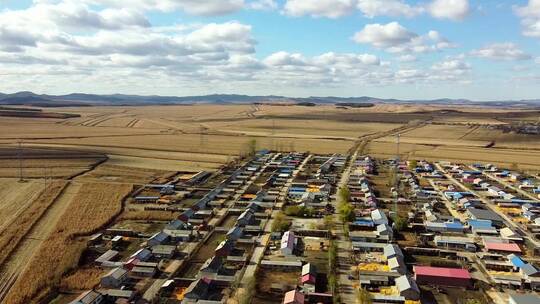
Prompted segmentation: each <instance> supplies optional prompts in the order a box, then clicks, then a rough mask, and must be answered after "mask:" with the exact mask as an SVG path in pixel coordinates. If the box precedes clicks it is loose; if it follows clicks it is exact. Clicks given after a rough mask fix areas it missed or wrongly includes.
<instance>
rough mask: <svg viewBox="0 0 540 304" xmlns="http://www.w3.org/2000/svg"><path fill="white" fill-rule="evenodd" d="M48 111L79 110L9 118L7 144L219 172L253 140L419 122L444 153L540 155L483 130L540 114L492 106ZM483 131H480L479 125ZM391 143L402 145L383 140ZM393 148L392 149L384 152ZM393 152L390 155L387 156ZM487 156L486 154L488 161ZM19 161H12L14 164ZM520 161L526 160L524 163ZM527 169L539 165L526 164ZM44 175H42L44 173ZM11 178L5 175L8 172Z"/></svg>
mask: <svg viewBox="0 0 540 304" xmlns="http://www.w3.org/2000/svg"><path fill="white" fill-rule="evenodd" d="M47 110H48V111H53V112H59V113H68V114H79V115H81V117H75V118H68V119H64V120H60V119H29V118H6V119H2V121H0V128H1V129H2V130H6V132H2V134H0V145H2V144H4V145H10V146H11V147H13V146H14V145H16V142H17V140H18V139H19V138H22V139H23V145H24V146H25V147H34V148H45V147H47V148H55V149H76V150H79V151H84V152H87V153H98V154H105V155H106V156H107V157H108V158H109V160H108V161H107V163H106V164H107V165H114V166H122V167H133V168H141V169H154V170H165V171H200V170H210V171H213V170H217V169H218V168H220V167H221V166H222V165H223V164H225V163H227V162H228V161H230V160H231V159H233V158H234V157H237V156H239V155H242V154H245V153H246V151H247V149H248V148H247V147H248V144H247V143H248V142H249V141H250V140H251V139H255V140H256V141H257V147H258V148H268V149H272V150H279V151H289V150H296V151H310V152H313V153H339V152H346V151H348V150H349V149H350V148H351V147H352V146H353V145H354V144H355V141H356V140H357V139H358V138H359V137H361V136H366V135H370V134H377V133H381V132H387V131H389V130H393V129H396V128H399V127H400V126H402V125H405V124H407V123H409V122H411V121H414V122H434V123H437V125H435V124H433V125H432V124H429V123H428V124H427V125H425V126H424V127H421V128H416V129H413V130H411V131H409V132H405V133H404V134H402V142H403V144H404V145H405V144H411V145H415V144H416V145H424V146H427V148H426V147H424V149H428V150H430V149H433V146H437V147H441V146H445V147H446V146H447V147H453V148H460V147H465V148H467V147H483V146H485V145H487V144H489V143H490V142H491V141H495V147H496V148H509V149H516V150H517V149H519V150H534V149H540V141H539V140H538V139H540V138H538V137H531V136H527V135H517V134H513V133H509V134H503V133H502V132H501V131H499V130H494V129H489V128H487V127H482V126H479V125H481V124H489V125H497V124H501V123H504V122H506V121H519V120H526V121H528V120H531V119H533V118H534V117H535V116H536V117H538V112H537V111H536V112H531V111H523V110H515V109H504V108H489V109H488V108H482V107H479V106H475V107H467V106H461V105H460V106H438V105H414V104H377V105H375V106H374V107H371V108H347V109H343V108H339V107H336V106H334V105H319V106H314V107H306V106H295V105H210V104H201V105H175V106H144V107H136V106H119V107H112V106H109V107H66V108H51V109H47ZM470 125H474V126H470ZM378 141H379V142H381V145H383V144H384V143H386V144H391V143H393V142H394V141H395V138H393V137H392V136H389V137H386V138H381V139H378ZM383 150H384V149H383ZM386 153H387V154H391V153H388V151H386ZM481 155H482V154H480V156H479V157H481ZM12 159H13V158H11V159H10V160H12ZM10 160H8V162H4V163H2V160H0V166H3V167H4V168H5V170H3V172H4V173H3V174H4V175H5V176H16V175H14V174H16V173H17V172H16V167H14V164H13V163H12V162H9V161H10ZM516 161H520V159H516ZM524 162H525V163H529V164H530V163H531V162H530V161H528V160H527V161H526V159H525V160H524ZM40 165H41V164H40V163H39V161H38V162H36V163H32V162H31V161H28V162H27V166H28V168H27V169H26V170H27V171H26V172H27V174H28V175H29V176H33V177H37V176H41V174H42V173H41V172H43V169H42V168H39V166H40ZM51 165H54V168H55V169H54V172H53V173H52V175H54V176H69V175H71V174H76V173H77V172H81V171H80V170H83V169H84V168H85V167H86V166H87V164H86V163H84V162H79V163H74V162H72V163H71V165H70V163H69V162H68V163H61V161H58V163H52V162H51ZM40 171H41V172H40ZM111 173H112V174H107V173H106V172H100V170H99V169H98V170H96V173H95V176H91V177H90V178H94V179H98V180H103V179H104V180H116V181H121V179H125V180H126V181H128V182H137V181H138V180H139V178H138V177H137V178H133V179H129V176H127V174H116V173H115V172H111ZM0 176H1V175H0Z"/></svg>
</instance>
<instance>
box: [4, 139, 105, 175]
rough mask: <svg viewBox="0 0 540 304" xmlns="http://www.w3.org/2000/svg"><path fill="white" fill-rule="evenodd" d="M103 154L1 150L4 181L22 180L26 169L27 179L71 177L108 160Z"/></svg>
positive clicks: (74, 151)
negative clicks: (20, 170) (10, 179)
mask: <svg viewBox="0 0 540 304" xmlns="http://www.w3.org/2000/svg"><path fill="white" fill-rule="evenodd" d="M105 159H106V157H105V155H103V154H97V153H92V152H90V153H87V152H81V151H76V150H53V149H50V148H41V149H34V148H29V147H27V146H23V147H22V148H21V150H20V151H19V148H18V147H17V146H13V145H12V146H5V147H0V177H17V178H18V177H19V174H20V172H19V166H22V176H23V178H44V177H47V178H51V177H52V178H62V177H71V176H74V175H77V174H80V173H82V172H84V171H87V170H89V169H91V168H92V167H93V166H94V165H96V164H97V163H99V162H101V161H103V160H105Z"/></svg>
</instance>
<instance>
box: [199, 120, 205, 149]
mask: <svg viewBox="0 0 540 304" xmlns="http://www.w3.org/2000/svg"><path fill="white" fill-rule="evenodd" d="M204 145H205V138H204V126H203V125H201V128H200V134H199V146H201V148H202V147H204Z"/></svg>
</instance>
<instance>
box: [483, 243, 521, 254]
mask: <svg viewBox="0 0 540 304" xmlns="http://www.w3.org/2000/svg"><path fill="white" fill-rule="evenodd" d="M484 248H485V249H486V251H488V252H492V253H501V254H510V253H517V254H521V248H519V245H518V244H516V243H512V242H509V243H503V242H484Z"/></svg>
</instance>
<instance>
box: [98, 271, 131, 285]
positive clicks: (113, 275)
mask: <svg viewBox="0 0 540 304" xmlns="http://www.w3.org/2000/svg"><path fill="white" fill-rule="evenodd" d="M126 278H127V270H125V269H124V268H120V267H117V268H114V269H112V270H111V271H109V272H108V273H107V274H105V275H104V276H102V277H101V286H103V287H113V288H116V287H119V286H120V285H122V283H123V282H124V281H125V280H126Z"/></svg>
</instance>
